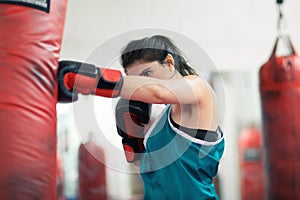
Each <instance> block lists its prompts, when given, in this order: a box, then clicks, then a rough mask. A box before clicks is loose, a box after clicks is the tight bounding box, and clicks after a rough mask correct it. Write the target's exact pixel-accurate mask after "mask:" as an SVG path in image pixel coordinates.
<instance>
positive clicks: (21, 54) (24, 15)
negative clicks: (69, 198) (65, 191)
mask: <svg viewBox="0 0 300 200" xmlns="http://www.w3.org/2000/svg"><path fill="white" fill-rule="evenodd" d="M66 6H67V1H66V0H51V2H50V1H49V0H33V1H23V0H0V81H1V84H0V162H1V164H0V199H3V200H10V199H18V200H19V199H22V200H27V199H45V200H53V199H56V102H57V80H56V73H57V66H58V58H59V52H60V48H61V40H62V33H63V28H64V21H65V14H66Z"/></svg>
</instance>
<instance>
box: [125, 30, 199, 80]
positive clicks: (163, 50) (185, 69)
mask: <svg viewBox="0 0 300 200" xmlns="http://www.w3.org/2000/svg"><path fill="white" fill-rule="evenodd" d="M168 54H170V55H172V56H173V58H174V61H175V64H174V66H175V69H176V70H177V71H178V72H179V73H180V74H181V75H182V76H186V75H197V73H196V71H195V70H194V69H193V68H192V67H191V66H189V65H188V63H187V61H186V60H185V59H184V57H183V55H182V53H181V51H180V50H179V49H178V48H177V47H176V46H175V44H174V43H173V42H172V41H171V40H170V39H169V38H167V37H165V36H161V35H154V36H152V37H145V38H142V39H139V40H133V41H131V42H130V43H129V44H128V45H127V46H126V47H125V49H124V50H123V51H122V56H121V59H122V66H123V68H124V69H125V71H126V68H127V67H128V66H130V65H131V64H133V63H134V62H135V61H137V60H143V61H145V62H153V61H158V62H159V63H161V64H163V61H164V60H165V58H166V57H167V55H168Z"/></svg>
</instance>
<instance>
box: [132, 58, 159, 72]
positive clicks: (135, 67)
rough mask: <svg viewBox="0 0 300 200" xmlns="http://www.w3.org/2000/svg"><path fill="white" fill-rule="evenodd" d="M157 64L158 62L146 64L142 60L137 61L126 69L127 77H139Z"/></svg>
mask: <svg viewBox="0 0 300 200" xmlns="http://www.w3.org/2000/svg"><path fill="white" fill-rule="evenodd" d="M156 64H159V62H158V61H153V62H146V61H144V60H137V61H135V62H134V63H132V64H131V65H129V66H128V67H126V74H127V75H140V74H141V73H142V72H143V71H144V70H146V69H150V68H153V67H155V66H156Z"/></svg>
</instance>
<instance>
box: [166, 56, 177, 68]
mask: <svg viewBox="0 0 300 200" xmlns="http://www.w3.org/2000/svg"><path fill="white" fill-rule="evenodd" d="M164 63H165V64H166V65H168V67H172V68H173V67H174V66H175V61H174V58H173V56H172V55H171V54H168V55H167V56H166V58H165V59H164Z"/></svg>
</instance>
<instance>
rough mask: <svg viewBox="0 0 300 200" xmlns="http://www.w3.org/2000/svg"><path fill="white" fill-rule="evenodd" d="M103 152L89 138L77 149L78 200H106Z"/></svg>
mask: <svg viewBox="0 0 300 200" xmlns="http://www.w3.org/2000/svg"><path fill="white" fill-rule="evenodd" d="M104 159H105V157H104V151H103V149H102V148H101V147H100V146H98V145H97V144H96V143H95V142H94V141H93V140H92V139H91V138H90V140H89V141H88V142H87V143H85V144H81V145H80V147H79V166H78V168H79V197H80V200H106V199H107V192H106V175H105V172H106V170H105V163H104Z"/></svg>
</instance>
